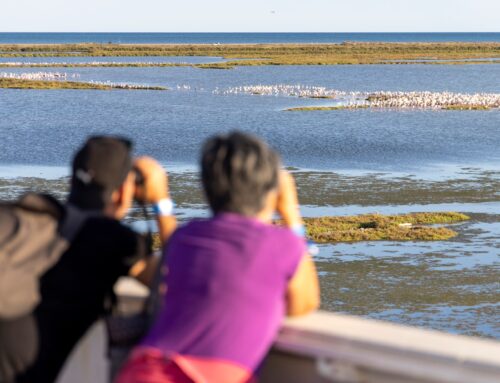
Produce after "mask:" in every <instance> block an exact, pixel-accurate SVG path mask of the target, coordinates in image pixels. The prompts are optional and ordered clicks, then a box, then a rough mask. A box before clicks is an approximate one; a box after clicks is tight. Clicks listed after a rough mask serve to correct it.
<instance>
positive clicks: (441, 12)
mask: <svg viewBox="0 0 500 383" xmlns="http://www.w3.org/2000/svg"><path fill="white" fill-rule="evenodd" d="M0 31H1V32H22V31H28V32H32V31H33V32H398V31H401V32H414V31H415V32H427V31H429V32H447V31H453V32H457V31H464V32H468V31H478V32H481V31H482V32H498V31H500V0H342V1H340V0H247V1H238V0H1V4H0Z"/></svg>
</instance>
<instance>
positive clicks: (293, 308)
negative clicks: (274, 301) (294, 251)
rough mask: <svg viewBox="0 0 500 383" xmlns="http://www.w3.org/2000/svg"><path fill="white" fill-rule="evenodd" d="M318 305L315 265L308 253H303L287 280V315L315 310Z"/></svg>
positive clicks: (318, 292) (318, 291)
mask: <svg viewBox="0 0 500 383" xmlns="http://www.w3.org/2000/svg"><path fill="white" fill-rule="evenodd" d="M319 305H320V290H319V281H318V274H317V273H316V266H314V261H313V260H312V258H311V256H310V255H309V254H304V256H303V257H302V259H301V260H300V263H299V265H298V267H297V270H296V271H295V274H294V275H293V277H292V279H291V280H290V281H289V282H288V288H287V293H286V308H287V310H286V311H287V315H288V316H298V315H305V314H308V313H310V312H311V311H314V310H317V309H318V308H319Z"/></svg>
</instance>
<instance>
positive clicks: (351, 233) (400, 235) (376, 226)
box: [304, 212, 469, 243]
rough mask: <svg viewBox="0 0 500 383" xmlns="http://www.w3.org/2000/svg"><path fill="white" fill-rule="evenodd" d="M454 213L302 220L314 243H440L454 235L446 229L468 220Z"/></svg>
mask: <svg viewBox="0 0 500 383" xmlns="http://www.w3.org/2000/svg"><path fill="white" fill-rule="evenodd" d="M468 219H469V217H468V216H466V215H464V214H461V213H454V212H441V213H411V214H403V215H382V214H367V215H359V216H347V217H320V218H305V219H304V221H305V226H306V232H307V236H308V238H310V239H312V240H313V241H315V242H317V243H334V242H358V241H382V240H385V241H442V240H446V239H450V238H453V237H455V236H456V235H457V233H456V232H455V231H453V230H451V229H449V228H446V227H433V226H427V225H434V224H450V223H455V222H461V221H465V220H468Z"/></svg>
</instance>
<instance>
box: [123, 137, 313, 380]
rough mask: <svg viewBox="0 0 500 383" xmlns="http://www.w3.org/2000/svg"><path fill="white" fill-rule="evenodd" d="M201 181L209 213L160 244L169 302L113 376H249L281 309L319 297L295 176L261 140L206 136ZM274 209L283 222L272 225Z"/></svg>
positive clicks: (303, 309)
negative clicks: (164, 255) (289, 172)
mask: <svg viewBox="0 0 500 383" xmlns="http://www.w3.org/2000/svg"><path fill="white" fill-rule="evenodd" d="M201 167H202V181H203V187H204V191H205V195H206V198H207V200H208V203H209V205H210V208H211V210H212V212H213V216H212V217H211V218H209V219H205V220H193V221H191V222H189V223H188V224H186V225H185V226H183V227H181V228H180V229H178V230H177V231H176V232H175V233H174V234H173V235H172V237H171V239H170V241H169V244H168V247H167V248H166V249H165V251H167V254H166V257H165V259H166V261H165V262H166V266H167V268H168V270H169V271H168V274H167V276H166V284H167V293H166V295H165V304H164V306H163V309H162V310H161V312H160V313H159V315H158V317H157V319H156V321H155V324H154V325H153V327H152V329H151V330H150V332H149V334H148V335H147V336H146V337H145V339H144V340H143V341H142V342H141V344H140V346H139V347H137V348H136V349H135V350H134V351H133V352H132V355H131V357H130V359H129V361H128V362H127V363H126V365H125V366H124V368H123V369H122V371H121V373H120V374H119V376H118V378H117V382H118V383H132V382H134V383H153V382H155V383H160V382H161V383H170V382H172V383H173V382H176V383H180V382H195V383H201V382H206V383H211V382H214V383H237V382H250V381H254V380H255V379H256V378H255V372H256V370H257V368H258V366H259V365H260V364H261V362H262V360H263V358H264V357H265V356H266V354H267V352H268V350H269V348H270V347H271V345H272V343H273V340H274V338H275V336H276V334H277V331H278V330H279V327H280V324H281V322H282V320H283V317H284V315H286V314H288V315H301V314H305V313H308V312H310V311H312V310H314V309H316V308H317V307H318V306H319V287H318V279H317V275H316V271H315V268H314V263H313V262H312V259H311V257H310V256H309V255H307V253H306V247H305V241H304V238H303V223H302V219H301V217H300V214H299V209H298V201H297V193H296V190H295V185H294V181H293V178H292V177H291V175H290V174H288V173H287V172H285V171H280V161H279V157H278V155H277V154H276V153H275V152H274V151H273V150H271V149H270V148H269V147H268V146H267V145H266V144H265V143H263V142H262V141H260V140H259V139H257V138H254V137H252V136H249V135H247V134H243V133H239V132H233V133H231V134H229V135H226V136H217V137H214V138H211V139H209V140H208V141H207V143H206V144H205V146H204V148H203V152H202V160H201ZM275 212H278V213H279V214H280V216H281V218H282V221H283V224H284V226H277V225H273V224H272V217H273V214H274V213H275Z"/></svg>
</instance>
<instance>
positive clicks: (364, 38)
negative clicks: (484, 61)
mask: <svg viewBox="0 0 500 383" xmlns="http://www.w3.org/2000/svg"><path fill="white" fill-rule="evenodd" d="M345 41H358V42H377V41H379V42H402V43H403V42H449V41H456V42H498V41H500V32H489V33H488V32H472V33H471V32H467V33H464V32H454V33H449V32H447V33H434V32H433V33H429V32H419V33H94V32H92V33H30V32H24V33H0V44H74V43H114V44H217V43H219V44H275V43H325V44H328V43H336V44H338V43H342V42H345Z"/></svg>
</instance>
